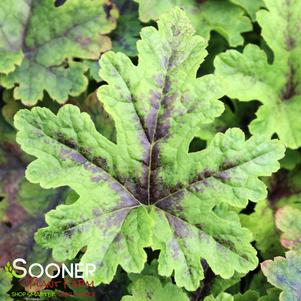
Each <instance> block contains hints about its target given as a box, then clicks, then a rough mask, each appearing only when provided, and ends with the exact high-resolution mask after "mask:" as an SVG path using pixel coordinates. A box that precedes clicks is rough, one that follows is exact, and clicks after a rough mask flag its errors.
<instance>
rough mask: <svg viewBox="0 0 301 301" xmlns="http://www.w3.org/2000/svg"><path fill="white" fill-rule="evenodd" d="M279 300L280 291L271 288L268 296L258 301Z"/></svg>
mask: <svg viewBox="0 0 301 301" xmlns="http://www.w3.org/2000/svg"><path fill="white" fill-rule="evenodd" d="M275 300H279V289H277V288H270V289H268V290H267V295H265V296H262V297H260V298H259V299H258V301H275Z"/></svg>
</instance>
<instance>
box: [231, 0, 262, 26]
mask: <svg viewBox="0 0 301 301" xmlns="http://www.w3.org/2000/svg"><path fill="white" fill-rule="evenodd" d="M230 1H231V2H232V3H234V4H236V5H239V6H241V7H242V8H243V9H244V10H245V11H246V12H247V13H248V15H249V16H250V17H251V18H252V21H255V20H256V13H257V11H258V10H259V9H260V8H262V7H263V6H264V3H263V1H264V0H252V1H250V0H230Z"/></svg>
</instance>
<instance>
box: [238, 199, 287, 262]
mask: <svg viewBox="0 0 301 301" xmlns="http://www.w3.org/2000/svg"><path fill="white" fill-rule="evenodd" d="M240 220H241V223H242V225H243V226H244V227H246V228H248V229H249V230H250V231H251V232H252V233H253V236H254V240H255V242H256V248H257V249H258V250H259V251H260V253H261V255H262V257H263V258H264V259H269V258H273V257H274V256H276V255H283V254H284V250H283V248H282V247H281V245H280V242H279V234H278V232H277V229H276V225H275V222H274V212H273V210H272V209H271V208H270V207H269V204H268V202H267V201H266V200H261V201H260V202H259V203H258V204H256V207H255V212H253V213H251V214H249V215H247V214H241V215H240Z"/></svg>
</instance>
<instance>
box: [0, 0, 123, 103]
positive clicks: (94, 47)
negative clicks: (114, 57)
mask: <svg viewBox="0 0 301 301" xmlns="http://www.w3.org/2000/svg"><path fill="white" fill-rule="evenodd" d="M109 4H110V1H109V0H96V1H92V0H88V1H80V0H68V1H67V2H66V3H65V4H64V5H63V6H60V7H55V6H54V3H53V0H3V1H1V5H0V16H2V15H3V18H2V19H3V20H5V25H4V27H3V28H2V31H1V34H0V47H2V48H3V49H4V50H5V51H9V56H12V55H13V53H14V52H13V51H15V52H16V55H18V60H14V61H12V60H9V61H7V55H4V56H3V57H2V56H1V59H0V72H4V73H8V72H11V73H9V74H8V75H2V77H1V84H2V85H3V86H5V87H6V88H13V87H15V89H14V97H15V98H16V99H21V101H22V102H23V104H25V105H30V106H32V105H34V104H36V103H37V101H38V100H41V99H42V98H43V94H44V91H47V92H48V94H49V95H50V97H51V98H52V99H54V100H56V101H58V102H59V103H64V102H65V101H66V100H67V99H68V95H72V96H76V95H79V94H80V93H81V92H83V91H84V90H85V89H86V87H87V83H88V81H87V79H86V77H85V75H84V73H85V71H86V70H87V69H86V66H85V65H84V64H82V63H80V62H74V61H73V58H74V57H76V58H80V59H94V60H97V59H98V58H99V55H100V53H101V52H104V51H106V50H108V49H110V48H111V42H110V39H109V38H108V37H106V36H104V34H106V33H109V32H110V31H111V30H112V29H113V28H114V27H115V25H116V22H115V19H116V17H117V16H118V12H117V10H116V9H115V8H114V7H113V8H112V9H111V10H109V12H108V9H107V6H108V5H109ZM4 16H5V18H4ZM2 45H3V46H2ZM4 50H1V48H0V53H1V52H3V51H4ZM16 55H15V56H16ZM19 55H22V56H24V58H23V60H22V62H21V60H20V59H19ZM7 64H9V66H5V65H7ZM13 64H18V65H20V66H18V67H16V69H15V70H14V71H13V69H14V68H12V66H13ZM3 65H4V66H5V67H3ZM5 71H8V72H5ZM12 71H13V72H12Z"/></svg>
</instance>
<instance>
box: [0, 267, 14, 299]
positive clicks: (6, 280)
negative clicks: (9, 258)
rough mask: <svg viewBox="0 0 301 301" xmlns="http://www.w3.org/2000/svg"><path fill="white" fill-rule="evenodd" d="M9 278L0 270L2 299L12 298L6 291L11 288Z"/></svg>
mask: <svg viewBox="0 0 301 301" xmlns="http://www.w3.org/2000/svg"><path fill="white" fill-rule="evenodd" d="M11 287H12V284H11V279H10V278H8V277H7V275H6V273H4V272H3V271H2V270H0V298H1V300H3V301H11V300H13V299H12V298H11V297H10V296H9V295H8V294H7V292H8V291H9V290H10V289H11Z"/></svg>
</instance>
